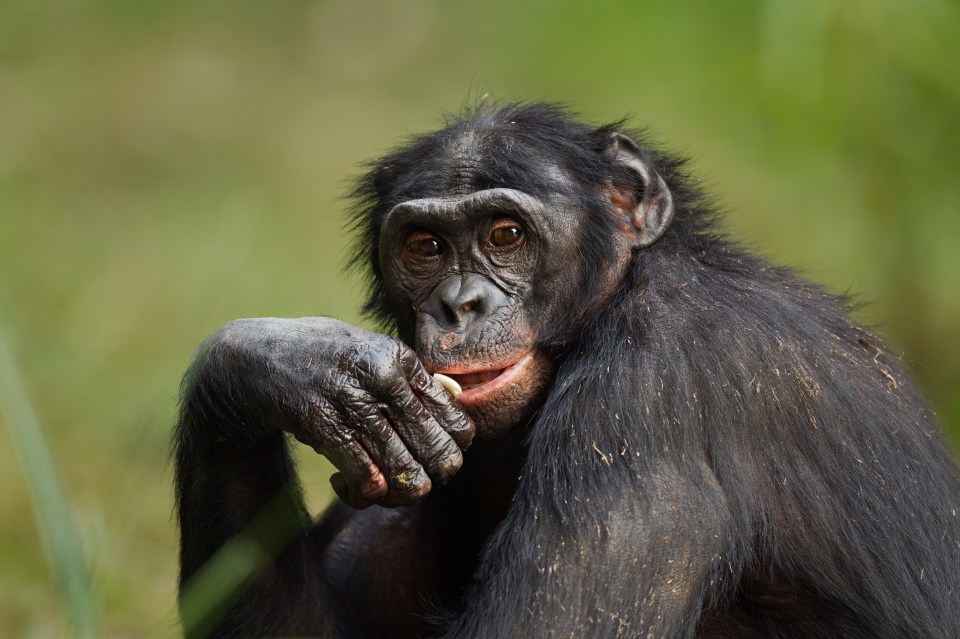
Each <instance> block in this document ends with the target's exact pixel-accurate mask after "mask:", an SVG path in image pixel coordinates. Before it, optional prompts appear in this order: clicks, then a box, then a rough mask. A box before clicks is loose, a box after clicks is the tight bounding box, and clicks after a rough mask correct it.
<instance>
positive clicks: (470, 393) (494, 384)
mask: <svg viewBox="0 0 960 639" xmlns="http://www.w3.org/2000/svg"><path fill="white" fill-rule="evenodd" d="M532 361H533V351H531V352H529V353H527V354H526V355H524V356H523V357H521V358H520V359H519V360H517V361H516V362H515V363H513V364H511V365H510V366H508V367H506V368H504V369H503V370H502V371H501V372H500V374H499V375H497V376H496V377H494V378H493V379H491V380H490V381H489V382H487V383H486V384H482V385H480V386H475V387H473V388H470V389H467V390H465V391H463V392H462V393H461V394H460V396H459V397H458V398H457V399H459V400H460V403H462V404H466V405H470V404H479V403H481V402H483V401H485V400H487V399H490V398H491V397H493V396H494V395H496V394H497V393H499V392H500V391H502V390H503V389H505V388H506V387H507V386H509V385H510V384H512V383H513V382H514V381H516V379H517V378H518V377H520V375H522V374H523V371H524V370H526V368H527V367H528V366H529V365H530V362H532ZM439 372H443V371H439ZM451 372H452V371H451ZM466 372H467V371H458V373H459V374H464V373H466ZM477 372H478V371H477Z"/></svg>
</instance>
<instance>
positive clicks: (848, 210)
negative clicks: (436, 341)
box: [0, 0, 960, 638]
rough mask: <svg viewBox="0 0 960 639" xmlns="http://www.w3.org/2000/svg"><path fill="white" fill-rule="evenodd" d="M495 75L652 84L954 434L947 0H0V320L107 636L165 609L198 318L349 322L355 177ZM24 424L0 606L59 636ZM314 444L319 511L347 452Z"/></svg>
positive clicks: (757, 215) (546, 91) (1, 565)
mask: <svg viewBox="0 0 960 639" xmlns="http://www.w3.org/2000/svg"><path fill="white" fill-rule="evenodd" d="M487 93H489V94H490V96H492V97H495V98H501V99H503V98H514V97H525V98H535V99H550V100H558V101H563V102H566V103H568V104H569V105H571V106H572V107H573V108H574V109H576V110H577V111H579V112H581V113H583V114H584V116H585V117H586V118H587V119H589V120H591V121H594V122H603V121H607V120H611V119H615V118H618V117H620V116H622V115H624V114H632V115H633V116H634V121H635V122H636V123H637V124H642V125H649V126H650V128H651V130H652V132H653V133H654V134H655V136H657V137H658V138H659V139H660V140H662V141H664V142H665V143H667V144H668V145H669V146H671V147H672V148H674V149H677V150H679V151H681V152H684V153H687V154H689V155H691V156H692V157H693V158H694V168H695V170H696V172H697V173H698V174H699V175H701V176H703V178H704V179H705V180H706V183H707V184H708V185H709V187H710V189H711V190H712V191H713V192H714V193H716V195H717V197H718V198H719V200H720V202H721V203H722V204H723V206H724V208H725V209H727V210H729V215H728V226H729V228H730V230H731V231H732V232H733V233H735V234H736V235H737V236H738V237H741V238H744V239H745V240H746V241H747V242H748V243H749V244H750V245H752V246H755V247H758V248H759V249H760V250H762V251H763V252H764V253H765V254H767V255H769V256H770V257H771V258H773V259H775V260H777V261H780V262H785V263H789V264H792V265H795V266H796V267H797V268H799V269H801V270H802V271H803V272H804V273H806V274H807V275H808V276H809V277H811V278H813V279H815V280H817V281H820V282H823V283H825V284H826V285H828V286H829V287H830V288H831V289H832V290H834V291H837V292H850V293H853V294H855V295H856V296H858V297H859V298H861V299H863V300H867V301H871V303H870V304H869V305H867V306H865V307H864V308H862V309H861V310H859V311H858V313H857V314H858V316H859V317H860V318H861V319H863V320H865V321H868V322H871V323H875V324H877V325H878V326H880V330H881V331H882V332H883V333H884V334H885V335H887V336H888V338H889V339H890V341H891V342H893V343H894V344H895V345H896V346H897V347H899V348H900V349H901V350H903V351H904V352H905V353H907V355H906V359H907V362H908V364H909V366H910V367H911V368H912V369H913V370H914V371H915V373H916V375H917V376H918V377H919V379H920V380H921V383H922V385H923V386H924V388H925V391H926V393H927V395H928V397H929V398H930V399H931V401H932V402H933V404H934V407H935V408H936V410H937V412H938V414H939V415H940V418H941V421H942V423H943V424H944V426H945V428H946V429H947V431H948V436H949V438H950V440H951V443H952V444H953V446H954V447H955V450H956V449H957V447H958V445H960V393H958V392H957V390H958V388H960V285H958V279H960V278H958V276H960V251H957V247H956V245H957V242H958V240H960V6H958V4H957V2H954V1H950V2H945V1H940V0H909V1H907V0H904V1H903V2H894V1H892V0H850V1H847V2H827V1H825V0H807V1H804V2H798V1H792V0H766V1H760V0H757V1H750V2H748V1H731V2H723V1H709V0H704V1H701V2H666V1H664V2H627V1H624V2H592V3H586V2H582V3H573V2H563V1H552V2H547V1H542V2H518V1H512V2H508V1H500V0H496V1H492V0H487V1H486V2H483V3H471V4H466V3H458V2H441V1H440V0H419V1H413V0H407V1H402V2H401V1H399V0H397V1H391V0H373V1H369V2H367V1H352V2H351V1H348V0H336V1H305V0H297V1H288V2H272V3H268V2H255V1H253V0H232V1H230V2H227V1H226V0H216V1H211V2H186V1H184V0H169V1H167V2H138V1H133V0H3V2H2V3H0V327H2V329H3V331H4V332H5V333H6V335H7V340H8V341H9V343H10V345H11V348H12V350H13V352H14V356H15V358H16V361H17V364H18V366H19V370H20V374H21V376H22V378H21V380H20V381H22V383H23V384H24V385H25V387H26V389H27V391H26V394H25V395H24V397H26V396H29V398H30V399H31V400H32V401H33V403H34V407H35V409H36V412H37V416H38V419H39V422H40V424H41V425H42V426H43V428H44V429H45V431H46V435H47V440H48V442H49V444H50V445H51V447H52V449H53V453H54V455H55V460H56V466H57V468H58V470H59V473H60V475H61V478H62V480H63V484H64V486H65V488H66V490H67V491H68V493H69V495H70V497H71V498H72V500H73V512H72V514H74V515H75V517H76V520H77V521H78V523H79V528H80V531H81V540H82V543H83V549H84V552H85V553H86V556H87V558H88V561H89V562H90V565H91V566H92V570H93V592H94V594H95V595H96V598H97V603H96V606H97V609H98V610H99V616H100V622H99V623H100V628H101V632H102V633H103V635H104V636H110V637H155V636H156V637H160V636H169V635H173V634H175V633H176V621H175V615H174V612H173V609H174V592H175V578H176V568H175V552H176V544H175V530H174V523H173V519H172V516H171V509H172V500H171V491H170V483H171V479H172V467H171V465H170V464H169V463H168V461H167V447H168V437H169V430H170V426H171V423H172V421H173V415H174V410H175V405H176V395H177V390H178V383H179V380H180V376H181V374H182V372H183V370H184V369H185V368H186V366H187V365H188V363H189V362H190V359H191V355H192V353H193V351H194V349H195V348H196V346H197V344H198V343H199V342H200V340H201V339H202V338H203V337H204V336H205V335H207V334H208V333H209V332H210V331H212V330H213V329H214V328H216V327H217V326H219V325H221V324H223V323H224V322H226V321H228V320H230V319H232V318H235V317H241V316H263V315H278V316H299V315H316V314H323V315H334V316H337V317H340V318H342V319H345V320H348V321H354V322H359V321H361V320H360V318H359V317H358V314H357V308H358V305H359V301H360V290H359V285H358V282H357V281H356V280H355V279H353V278H352V277H350V276H346V275H344V274H343V273H342V271H341V270H340V265H341V264H342V262H343V258H344V254H345V251H346V248H347V246H348V241H349V238H348V237H347V236H346V235H345V233H344V231H343V221H344V215H343V211H344V209H345V203H344V202H343V201H342V200H341V199H339V198H340V197H341V196H342V195H343V194H344V193H345V192H346V191H347V189H348V188H349V184H350V180H351V178H352V177H353V176H355V175H356V174H357V173H358V171H359V169H358V165H359V163H360V162H361V161H363V160H364V159H367V158H371V157H373V156H375V155H377V154H378V153H381V152H383V151H384V150H385V149H386V148H388V147H389V146H391V145H393V144H395V143H396V142H397V141H398V140H400V139H401V138H402V137H403V136H405V135H408V134H410V133H413V132H419V131H424V130H427V129H430V128H431V127H434V126H435V125H436V124H438V122H439V116H440V114H441V113H442V112H443V111H457V110H458V109H459V108H460V105H461V104H463V103H464V102H466V101H469V100H470V99H478V98H480V97H481V96H483V95H484V94H487ZM9 414H10V413H9V412H8V415H9ZM8 421H12V420H10V419H9V418H8ZM7 426H8V427H11V428H4V429H0V636H4V637H37V638H40V637H57V636H64V635H65V633H66V632H67V631H66V628H67V622H66V620H65V613H64V607H63V605H62V603H61V600H60V599H58V596H57V590H56V588H55V586H54V585H53V584H54V578H53V571H52V570H51V569H50V567H49V565H48V562H47V561H46V559H45V556H44V551H43V546H42V544H41V541H40V533H39V532H38V525H37V523H36V522H35V519H34V507H33V505H32V503H31V498H30V492H29V490H28V485H27V481H26V479H25V472H24V470H25V469H24V464H23V463H22V462H24V461H25V460H24V459H21V458H20V457H18V456H17V455H16V454H15V452H14V449H15V447H14V446H13V443H14V441H15V440H14V439H13V438H12V437H11V436H10V434H11V432H13V431H12V426H13V425H12V424H7ZM301 460H302V464H301V465H302V468H303V473H304V475H305V477H306V485H307V486H306V487H307V490H308V493H309V498H310V501H311V503H312V505H313V507H314V508H316V509H319V508H321V507H322V506H323V504H324V503H326V501H327V500H328V499H329V498H330V492H329V490H328V487H327V481H326V477H327V474H328V468H327V467H326V466H325V465H324V464H323V463H322V462H321V461H320V460H319V459H318V458H317V457H316V456H315V455H313V454H312V453H311V454H305V453H302V452H301ZM26 461H28V462H29V460H26Z"/></svg>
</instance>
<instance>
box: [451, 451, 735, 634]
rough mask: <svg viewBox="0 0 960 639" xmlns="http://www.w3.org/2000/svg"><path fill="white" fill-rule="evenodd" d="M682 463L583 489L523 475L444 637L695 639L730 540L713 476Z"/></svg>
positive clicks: (611, 475)
mask: <svg viewBox="0 0 960 639" xmlns="http://www.w3.org/2000/svg"><path fill="white" fill-rule="evenodd" d="M603 454H604V455H605V456H606V457H605V459H606V461H603V459H604V458H600V463H602V464H603V465H604V466H606V465H607V463H609V464H611V465H614V464H617V463H618V462H620V463H621V464H623V463H625V460H624V459H623V458H622V457H620V456H619V455H618V451H615V450H614V451H609V452H604V453H603ZM598 457H599V456H598ZM692 466H695V467H681V466H680V465H673V464H672V463H671V464H667V465H663V466H660V467H658V468H654V469H649V472H647V473H645V474H643V475H641V476H634V477H632V478H625V477H623V476H619V477H617V472H616V469H611V468H610V467H607V468H606V469H605V470H606V471H607V473H606V477H605V479H604V480H603V481H600V482H597V483H595V484H594V485H593V486H590V485H589V484H590V482H589V481H587V482H583V481H582V478H581V477H576V478H569V477H568V479H566V480H564V479H562V478H560V477H558V476H554V477H552V478H551V477H545V478H542V479H543V481H541V480H533V481H531V479H532V478H533V473H526V474H525V475H524V478H523V480H522V481H521V485H520V486H519V489H518V493H517V497H516V499H514V502H513V504H512V506H511V510H510V513H509V514H508V516H507V518H506V520H505V521H504V523H503V525H501V526H500V529H499V533H498V534H496V535H495V536H494V537H493V538H492V539H491V542H490V544H489V546H488V548H487V550H486V552H485V553H484V555H483V558H482V560H481V565H480V567H479V569H478V571H477V573H476V577H475V580H474V582H473V583H472V584H471V586H470V591H469V592H468V593H467V594H466V596H465V597H464V601H465V602H467V604H466V606H465V607H464V609H463V610H462V611H461V612H460V614H458V615H457V616H456V617H455V619H454V620H453V622H452V623H451V625H450V626H448V627H447V628H446V630H445V632H444V634H443V637H449V638H450V639H453V638H454V637H456V638H458V639H464V638H471V639H473V638H476V639H480V638H482V637H504V638H513V637H517V638H523V637H583V638H591V637H595V638H597V639H600V638H606V637H664V638H671V637H692V636H694V633H695V631H696V624H697V620H698V618H699V615H700V612H701V604H702V602H703V598H704V592H705V587H706V585H707V584H708V583H711V582H714V583H715V582H716V581H719V580H723V579H725V578H727V577H729V575H725V574H724V571H725V570H726V569H727V568H726V566H727V563H726V562H727V559H728V558H729V555H728V554H727V553H728V552H730V550H731V540H732V539H733V534H732V529H731V523H730V522H731V520H730V516H729V511H728V508H727V503H726V500H725V498H724V496H723V493H722V492H721V489H720V487H719V485H718V484H717V483H716V480H715V478H713V476H712V474H711V473H710V471H709V470H708V469H706V467H705V466H700V465H692ZM577 470H578V475H579V473H583V474H584V475H587V476H589V475H590V474H591V473H592V472H595V471H592V470H589V469H584V468H583V467H582V466H581V467H580V468H578V469H577ZM552 495H555V496H556V498H555V499H554V497H553V496H552ZM545 624H546V625H545ZM545 628H547V629H548V630H545Z"/></svg>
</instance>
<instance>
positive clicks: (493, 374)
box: [450, 369, 504, 390]
mask: <svg viewBox="0 0 960 639" xmlns="http://www.w3.org/2000/svg"><path fill="white" fill-rule="evenodd" d="M503 371H504V369H497V370H490V371H478V372H476V373H457V374H456V375H454V374H451V375H450V377H452V378H454V379H453V381H454V383H456V384H458V385H459V387H460V388H462V389H463V390H470V389H471V388H476V387H477V386H483V385H484V384H486V383H487V382H492V381H493V380H495V379H496V378H497V377H499V376H500V373H502V372H503Z"/></svg>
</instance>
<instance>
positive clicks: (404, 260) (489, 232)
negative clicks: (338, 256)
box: [380, 189, 580, 437]
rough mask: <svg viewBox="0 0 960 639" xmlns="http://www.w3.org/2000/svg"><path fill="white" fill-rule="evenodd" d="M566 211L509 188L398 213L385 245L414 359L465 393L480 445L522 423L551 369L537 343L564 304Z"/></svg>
mask: <svg viewBox="0 0 960 639" xmlns="http://www.w3.org/2000/svg"><path fill="white" fill-rule="evenodd" d="M570 211H571V206H570V205H569V203H567V202H564V201H562V200H561V199H560V198H558V199H557V200H556V201H554V202H542V201H540V200H537V199H536V198H534V197H532V196H530V195H527V194H525V193H522V192H520V191H516V190H513V189H489V190H484V191H479V192H476V193H471V194H469V195H465V196H460V197H446V198H425V199H418V200H412V201H408V202H404V203H402V204H399V205H397V206H396V207H395V208H394V209H393V210H392V211H391V212H390V214H389V216H388V218H387V220H386V223H385V225H384V231H383V234H382V240H381V250H380V255H381V268H382V271H383V273H384V282H385V284H386V286H387V288H388V290H389V291H390V293H391V296H392V297H394V298H395V299H396V300H397V302H398V304H402V305H405V306H409V307H410V308H413V310H414V314H415V318H416V319H415V326H414V328H413V334H414V338H413V342H414V345H415V350H416V352H417V354H418V356H419V357H420V359H421V360H422V361H423V363H424V365H425V366H426V368H427V370H428V371H430V372H431V373H443V374H445V375H448V376H449V377H452V378H454V379H455V380H457V381H458V382H460V383H461V385H462V386H463V387H464V392H463V394H462V395H460V397H459V400H460V402H461V403H462V404H463V406H464V407H465V408H466V409H467V412H468V413H469V414H470V416H471V417H472V418H473V420H474V422H475V423H476V426H477V435H478V436H479V437H496V436H499V435H501V434H503V433H504V432H506V431H508V430H510V429H511V428H513V427H515V426H517V425H519V424H522V423H523V422H524V420H526V419H527V418H528V417H529V416H530V415H531V414H532V413H533V411H534V410H535V409H536V408H537V407H538V406H539V405H540V404H541V403H542V402H543V399H544V397H545V394H546V390H547V389H548V388H549V386H550V382H551V380H552V377H553V373H554V368H555V366H554V363H553V362H552V361H551V359H550V358H549V357H548V356H547V355H546V354H545V353H544V352H542V351H540V350H538V349H537V346H536V342H537V338H538V336H539V335H540V333H541V331H542V329H543V327H544V325H545V324H546V322H547V320H548V319H549V318H551V317H552V316H553V315H554V314H555V313H556V312H557V305H558V304H566V303H568V302H567V300H566V299H564V296H563V284H564V277H565V276H566V275H567V270H568V268H567V264H569V263H570V260H574V259H576V253H575V252H576V248H577V247H576V245H575V243H574V242H573V241H572V238H574V237H576V236H577V229H578V225H579V223H580V222H579V220H578V219H577V216H575V215H573V214H571V212H570Z"/></svg>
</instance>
